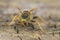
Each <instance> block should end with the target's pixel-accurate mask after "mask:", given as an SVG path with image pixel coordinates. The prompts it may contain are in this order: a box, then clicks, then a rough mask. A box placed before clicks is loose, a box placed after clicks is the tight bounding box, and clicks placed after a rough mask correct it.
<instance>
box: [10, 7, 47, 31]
mask: <svg viewBox="0 0 60 40" xmlns="http://www.w3.org/2000/svg"><path fill="white" fill-rule="evenodd" d="M17 8H18V7H17ZM18 9H19V13H20V14H21V15H18V14H16V15H15V16H14V18H13V19H12V21H11V22H10V23H9V25H12V24H13V23H14V21H15V20H16V19H18V20H19V22H20V23H21V24H22V25H23V26H25V27H26V26H31V27H32V28H33V29H34V27H33V26H34V25H37V27H38V28H39V29H40V30H41V31H43V32H44V30H43V28H42V27H41V25H40V24H41V23H42V22H44V23H45V21H44V20H43V19H42V18H41V17H40V16H34V15H33V13H32V11H34V10H35V8H33V9H31V10H25V11H23V12H22V11H21V10H20V8H18ZM45 24H46V23H45Z"/></svg>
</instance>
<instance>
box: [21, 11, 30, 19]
mask: <svg viewBox="0 0 60 40" xmlns="http://www.w3.org/2000/svg"><path fill="white" fill-rule="evenodd" d="M29 15H30V12H29V11H23V13H22V17H23V18H24V19H26V18H28V17H29Z"/></svg>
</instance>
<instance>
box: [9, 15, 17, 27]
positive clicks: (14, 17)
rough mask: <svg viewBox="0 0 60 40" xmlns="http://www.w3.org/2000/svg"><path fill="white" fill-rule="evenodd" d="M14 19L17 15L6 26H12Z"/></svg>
mask: <svg viewBox="0 0 60 40" xmlns="http://www.w3.org/2000/svg"><path fill="white" fill-rule="evenodd" d="M16 18H17V15H16V16H14V18H13V19H12V21H11V22H10V23H9V24H8V25H9V26H10V25H12V24H13V23H14V21H15V20H16Z"/></svg>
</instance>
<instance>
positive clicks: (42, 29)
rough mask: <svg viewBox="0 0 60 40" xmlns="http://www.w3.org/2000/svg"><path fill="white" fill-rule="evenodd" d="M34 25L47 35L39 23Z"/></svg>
mask: <svg viewBox="0 0 60 40" xmlns="http://www.w3.org/2000/svg"><path fill="white" fill-rule="evenodd" d="M35 24H36V25H37V26H38V27H39V29H40V30H41V31H42V32H44V33H47V32H46V31H45V30H44V29H43V28H42V27H41V25H40V23H39V22H35Z"/></svg>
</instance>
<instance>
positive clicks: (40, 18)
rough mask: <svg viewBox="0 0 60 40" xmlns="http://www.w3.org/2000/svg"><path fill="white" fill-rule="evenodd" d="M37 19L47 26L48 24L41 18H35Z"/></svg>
mask: <svg viewBox="0 0 60 40" xmlns="http://www.w3.org/2000/svg"><path fill="white" fill-rule="evenodd" d="M37 18H38V19H39V20H40V22H43V23H44V24H46V25H48V22H46V21H45V20H44V19H43V18H42V17H40V16H37Z"/></svg>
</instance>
